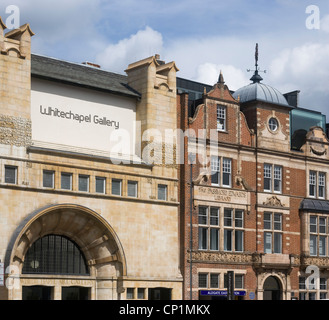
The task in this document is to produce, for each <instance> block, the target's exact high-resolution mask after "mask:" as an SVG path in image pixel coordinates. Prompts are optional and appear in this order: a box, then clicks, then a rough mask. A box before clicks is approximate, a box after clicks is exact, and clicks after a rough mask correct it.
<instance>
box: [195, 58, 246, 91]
mask: <svg viewBox="0 0 329 320" xmlns="http://www.w3.org/2000/svg"><path fill="white" fill-rule="evenodd" d="M220 71H222V73H223V77H224V81H225V83H226V84H227V85H228V87H229V89H230V90H237V89H239V88H241V87H243V86H245V85H247V84H248V83H249V82H248V78H247V76H246V74H245V72H243V71H242V70H240V69H238V68H236V67H234V66H232V65H225V64H214V63H209V62H208V63H203V64H200V65H199V66H198V68H197V76H196V81H199V82H203V83H206V84H210V85H213V84H215V83H216V82H217V81H218V76H219V73H220Z"/></svg>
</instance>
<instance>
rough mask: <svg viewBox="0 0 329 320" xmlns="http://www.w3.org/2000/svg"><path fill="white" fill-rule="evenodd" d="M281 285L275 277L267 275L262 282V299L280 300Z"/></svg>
mask: <svg viewBox="0 0 329 320" xmlns="http://www.w3.org/2000/svg"><path fill="white" fill-rule="evenodd" d="M281 295H282V293H281V286H280V282H279V280H278V279H277V278H276V277H273V276H271V277H268V278H267V279H266V280H265V282H264V293H263V300H281V299H282V297H281Z"/></svg>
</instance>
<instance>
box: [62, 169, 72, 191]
mask: <svg viewBox="0 0 329 320" xmlns="http://www.w3.org/2000/svg"><path fill="white" fill-rule="evenodd" d="M61 188H62V189H65V190H71V189H72V174H71V173H64V172H62V173H61Z"/></svg>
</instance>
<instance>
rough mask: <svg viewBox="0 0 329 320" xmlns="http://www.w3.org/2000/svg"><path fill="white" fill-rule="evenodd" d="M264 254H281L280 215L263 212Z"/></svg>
mask: <svg viewBox="0 0 329 320" xmlns="http://www.w3.org/2000/svg"><path fill="white" fill-rule="evenodd" d="M264 252H265V253H282V215H281V213H271V212H264Z"/></svg>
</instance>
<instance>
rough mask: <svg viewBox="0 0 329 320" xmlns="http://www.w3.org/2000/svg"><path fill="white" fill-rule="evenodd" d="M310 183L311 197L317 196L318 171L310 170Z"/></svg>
mask: <svg viewBox="0 0 329 320" xmlns="http://www.w3.org/2000/svg"><path fill="white" fill-rule="evenodd" d="M309 180H310V184H309V189H310V190H309V192H310V196H311V197H315V188H316V172H315V171H310V176H309Z"/></svg>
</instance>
